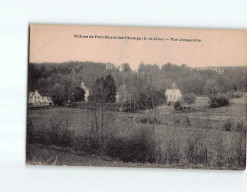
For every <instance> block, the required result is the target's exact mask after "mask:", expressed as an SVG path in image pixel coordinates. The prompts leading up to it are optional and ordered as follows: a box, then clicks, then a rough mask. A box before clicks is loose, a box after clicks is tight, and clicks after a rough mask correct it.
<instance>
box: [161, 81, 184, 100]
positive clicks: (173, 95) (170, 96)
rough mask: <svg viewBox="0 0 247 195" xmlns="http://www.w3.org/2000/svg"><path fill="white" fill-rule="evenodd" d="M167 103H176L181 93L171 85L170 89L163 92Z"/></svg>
mask: <svg viewBox="0 0 247 195" xmlns="http://www.w3.org/2000/svg"><path fill="white" fill-rule="evenodd" d="M165 95H166V98H167V102H176V101H178V100H181V98H182V93H181V91H180V90H179V89H177V88H176V85H175V84H173V85H172V89H167V90H166V92H165Z"/></svg>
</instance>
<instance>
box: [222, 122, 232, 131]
mask: <svg viewBox="0 0 247 195" xmlns="http://www.w3.org/2000/svg"><path fill="white" fill-rule="evenodd" d="M232 128H233V122H232V121H226V122H225V123H224V124H223V127H222V130H223V131H231V130H232Z"/></svg>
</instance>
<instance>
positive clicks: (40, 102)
mask: <svg viewBox="0 0 247 195" xmlns="http://www.w3.org/2000/svg"><path fill="white" fill-rule="evenodd" d="M28 105H29V106H53V102H52V99H51V97H49V96H41V95H40V93H39V92H38V91H37V90H35V91H34V92H29V93H28Z"/></svg>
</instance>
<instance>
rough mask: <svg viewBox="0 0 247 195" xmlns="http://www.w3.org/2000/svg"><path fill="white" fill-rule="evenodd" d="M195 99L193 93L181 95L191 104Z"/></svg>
mask: <svg viewBox="0 0 247 195" xmlns="http://www.w3.org/2000/svg"><path fill="white" fill-rule="evenodd" d="M195 100H196V96H195V95H194V94H193V93H189V94H184V95H183V101H184V102H185V103H187V104H193V103H195Z"/></svg>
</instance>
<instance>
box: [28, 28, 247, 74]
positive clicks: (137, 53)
mask: <svg viewBox="0 0 247 195" xmlns="http://www.w3.org/2000/svg"><path fill="white" fill-rule="evenodd" d="M74 34H77V35H84V36H86V35H87V36H89V35H93V36H95V35H97V36H105V35H107V36H123V37H126V36H130V37H152V38H154V37H160V38H164V39H166V38H167V39H170V38H177V39H180V38H184V39H200V40H201V42H183V41H176V42H174V41H155V40H152V41H150V40H139V41H136V40H126V39H125V40H119V39H118V40H117V39H113V40H110V39H95V38H93V39H92V38H74ZM29 61H30V62H65V61H94V62H103V63H107V62H110V63H113V64H114V65H116V66H117V65H120V64H122V63H129V64H130V66H131V68H132V69H134V70H136V69H137V68H138V66H139V64H140V63H141V62H143V63H145V64H157V65H160V66H161V65H163V64H165V63H167V62H170V63H174V64H178V65H180V64H187V65H188V66H191V67H200V66H235V65H237V66H247V31H243V30H207V29H179V28H177V29H176V28H144V27H113V26H75V25H41V24H32V25H30V55H29Z"/></svg>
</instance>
